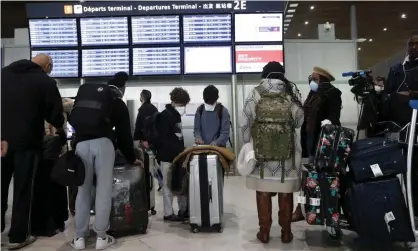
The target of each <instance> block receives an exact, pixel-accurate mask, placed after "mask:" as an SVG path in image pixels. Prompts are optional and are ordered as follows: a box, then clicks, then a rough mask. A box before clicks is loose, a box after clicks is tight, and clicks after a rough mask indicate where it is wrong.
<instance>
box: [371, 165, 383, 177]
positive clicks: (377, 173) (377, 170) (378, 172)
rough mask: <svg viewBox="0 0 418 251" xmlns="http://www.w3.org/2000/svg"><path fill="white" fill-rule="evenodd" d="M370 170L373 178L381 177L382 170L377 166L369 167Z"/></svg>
mask: <svg viewBox="0 0 418 251" xmlns="http://www.w3.org/2000/svg"><path fill="white" fill-rule="evenodd" d="M370 168H371V169H372V172H373V175H374V177H380V176H383V172H382V169H380V166H379V164H374V165H370Z"/></svg>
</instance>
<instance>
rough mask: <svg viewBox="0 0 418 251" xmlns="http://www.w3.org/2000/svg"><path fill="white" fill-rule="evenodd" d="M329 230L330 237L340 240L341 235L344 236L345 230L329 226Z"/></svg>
mask: <svg viewBox="0 0 418 251" xmlns="http://www.w3.org/2000/svg"><path fill="white" fill-rule="evenodd" d="M327 231H328V234H329V237H330V238H331V239H333V240H336V241H338V240H340V239H341V237H342V236H343V231H342V230H341V229H339V228H334V227H327Z"/></svg>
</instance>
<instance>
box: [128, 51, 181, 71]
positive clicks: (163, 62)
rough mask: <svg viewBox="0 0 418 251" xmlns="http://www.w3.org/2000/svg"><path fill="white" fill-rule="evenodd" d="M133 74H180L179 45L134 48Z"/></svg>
mask: <svg viewBox="0 0 418 251" xmlns="http://www.w3.org/2000/svg"><path fill="white" fill-rule="evenodd" d="M132 61H133V74H134V75H168V74H180V73H181V72H180V65H181V62H180V47H160V48H134V49H133V60H132Z"/></svg>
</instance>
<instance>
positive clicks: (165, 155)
mask: <svg viewBox="0 0 418 251" xmlns="http://www.w3.org/2000/svg"><path fill="white" fill-rule="evenodd" d="M170 97H171V104H167V105H166V107H165V110H164V111H162V112H161V113H160V115H159V117H158V123H157V128H158V132H159V136H160V137H159V138H160V140H159V142H158V143H157V144H156V150H157V160H158V161H160V162H161V170H162V173H163V183H164V187H163V199H164V200H163V202H164V220H165V221H180V220H182V219H183V218H185V217H187V211H188V210H187V199H186V197H185V196H183V195H181V196H178V197H177V201H178V204H179V205H178V206H179V213H178V216H177V215H175V214H174V211H173V193H172V192H171V190H170V188H169V187H168V171H169V169H170V166H171V164H172V162H173V160H174V158H175V157H176V156H177V155H178V154H179V153H181V152H183V150H184V138H183V130H182V124H181V116H183V115H184V114H185V112H186V105H187V104H188V103H189V102H190V96H189V93H188V92H187V91H186V90H184V89H183V88H174V89H173V91H171V93H170Z"/></svg>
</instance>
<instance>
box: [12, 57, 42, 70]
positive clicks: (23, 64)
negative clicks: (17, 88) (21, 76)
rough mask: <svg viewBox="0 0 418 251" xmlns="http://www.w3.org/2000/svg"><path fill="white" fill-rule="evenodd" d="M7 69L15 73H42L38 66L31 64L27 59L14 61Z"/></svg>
mask: <svg viewBox="0 0 418 251" xmlns="http://www.w3.org/2000/svg"><path fill="white" fill-rule="evenodd" d="M7 67H8V68H9V69H10V70H11V71H13V72H15V73H22V72H44V71H43V70H42V68H41V67H40V66H39V65H37V64H35V63H34V62H32V61H30V60H27V59H22V60H19V61H16V62H14V63H11V64H10V65H9V66H7Z"/></svg>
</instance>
